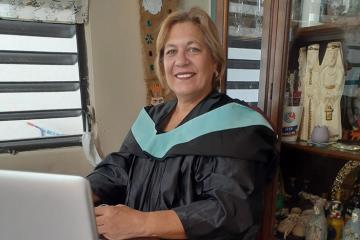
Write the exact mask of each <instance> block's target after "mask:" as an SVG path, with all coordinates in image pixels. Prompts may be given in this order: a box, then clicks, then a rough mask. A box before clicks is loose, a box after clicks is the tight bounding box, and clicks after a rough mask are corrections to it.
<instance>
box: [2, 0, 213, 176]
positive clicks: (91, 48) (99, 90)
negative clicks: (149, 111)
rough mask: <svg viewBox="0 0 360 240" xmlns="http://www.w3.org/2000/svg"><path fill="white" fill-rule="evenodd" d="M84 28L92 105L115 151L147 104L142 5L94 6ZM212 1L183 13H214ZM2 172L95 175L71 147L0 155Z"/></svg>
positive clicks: (94, 2)
mask: <svg viewBox="0 0 360 240" xmlns="http://www.w3.org/2000/svg"><path fill="white" fill-rule="evenodd" d="M89 2H90V9H89V11H90V12H89V16H90V21H89V24H87V25H86V27H85V32H86V41H87V48H88V49H87V51H88V52H87V54H88V61H89V62H88V65H89V78H90V80H89V81H90V89H89V91H90V100H91V104H92V105H93V106H94V108H95V113H96V119H97V128H98V135H99V140H100V147H101V150H102V152H103V153H104V154H108V153H110V152H112V151H116V150H117V149H119V147H120V143H121V142H122V140H123V139H124V137H125V135H126V133H127V132H128V130H129V128H130V126H131V124H132V122H133V120H134V119H135V118H136V116H137V114H138V112H139V110H140V108H141V107H142V106H143V105H144V104H145V95H146V94H145V84H144V81H143V70H142V60H141V47H140V46H141V42H140V30H139V5H138V1H137V0H136V1H135V0H121V1H120V0H106V1H99V0H89ZM209 2H210V1H208V0H196V1H191V0H180V1H179V3H180V8H182V9H189V8H191V7H192V6H195V5H198V6H200V7H202V8H203V9H205V10H207V11H208V12H210V3H209ZM0 169H15V170H27V171H40V172H52V173H65V174H79V175H86V174H88V172H89V171H91V167H90V165H89V164H88V163H87V160H86V159H85V156H84V154H83V153H82V148H80V147H69V148H61V149H50V150H41V151H30V152H21V153H18V154H16V155H9V154H1V155H0Z"/></svg>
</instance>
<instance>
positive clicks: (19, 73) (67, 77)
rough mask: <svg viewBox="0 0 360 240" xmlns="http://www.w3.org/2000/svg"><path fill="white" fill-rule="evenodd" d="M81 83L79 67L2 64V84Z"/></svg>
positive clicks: (75, 65)
mask: <svg viewBox="0 0 360 240" xmlns="http://www.w3.org/2000/svg"><path fill="white" fill-rule="evenodd" d="M37 81H39V82H50V81H79V67H78V64H77V63H76V64H74V65H24V64H0V82H37Z"/></svg>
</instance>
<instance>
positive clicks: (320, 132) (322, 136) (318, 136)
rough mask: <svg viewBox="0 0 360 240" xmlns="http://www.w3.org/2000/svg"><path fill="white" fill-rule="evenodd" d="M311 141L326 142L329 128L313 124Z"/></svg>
mask: <svg viewBox="0 0 360 240" xmlns="http://www.w3.org/2000/svg"><path fill="white" fill-rule="evenodd" d="M311 141H312V142H313V143H326V142H327V141H329V129H328V128H327V127H326V126H315V127H314V129H313V131H312V133H311Z"/></svg>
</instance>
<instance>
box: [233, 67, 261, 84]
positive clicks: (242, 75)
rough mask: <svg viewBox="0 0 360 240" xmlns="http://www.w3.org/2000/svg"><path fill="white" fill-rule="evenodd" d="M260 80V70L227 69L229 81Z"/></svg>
mask: <svg viewBox="0 0 360 240" xmlns="http://www.w3.org/2000/svg"><path fill="white" fill-rule="evenodd" d="M259 79H260V70H259V69H230V68H228V69H227V81H240V82H242V81H247V82H258V81H259Z"/></svg>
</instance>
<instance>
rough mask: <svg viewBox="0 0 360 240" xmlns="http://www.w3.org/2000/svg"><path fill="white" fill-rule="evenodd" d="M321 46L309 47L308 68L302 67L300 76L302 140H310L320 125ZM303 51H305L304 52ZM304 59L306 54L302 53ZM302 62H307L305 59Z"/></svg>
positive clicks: (307, 55) (307, 54)
mask: <svg viewBox="0 0 360 240" xmlns="http://www.w3.org/2000/svg"><path fill="white" fill-rule="evenodd" d="M319 48H320V45H319V44H312V45H309V46H308V48H307V53H306V66H305V70H304V69H303V68H304V66H300V68H299V74H300V78H302V80H301V81H302V83H301V84H302V86H301V88H300V89H301V90H302V93H301V95H302V96H303V106H304V110H303V118H302V122H301V127H300V129H301V130H300V139H301V140H304V141H308V140H310V137H311V132H312V130H313V128H314V126H315V125H318V124H319V117H320V116H319V111H318V106H319V105H320V103H319V95H320V64H319ZM302 51H303V50H302ZM302 54H303V55H302V56H301V57H302V58H304V57H305V54H304V53H302ZM300 61H301V62H305V61H304V60H303V59H301V60H300Z"/></svg>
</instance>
